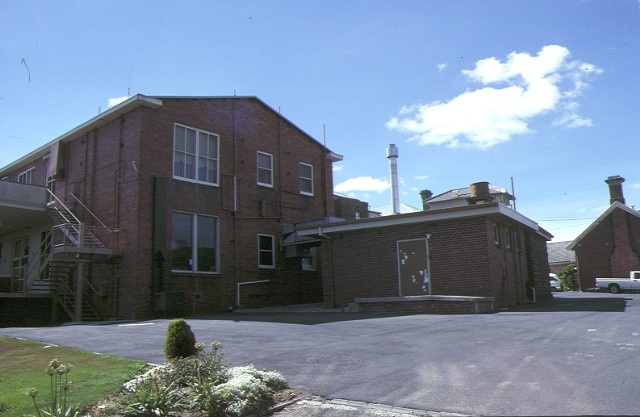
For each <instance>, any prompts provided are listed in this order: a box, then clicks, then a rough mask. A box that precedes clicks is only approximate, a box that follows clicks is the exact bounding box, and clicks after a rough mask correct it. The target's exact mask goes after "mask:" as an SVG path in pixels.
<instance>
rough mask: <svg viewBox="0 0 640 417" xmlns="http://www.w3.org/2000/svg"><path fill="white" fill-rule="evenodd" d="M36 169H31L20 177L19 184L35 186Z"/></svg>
mask: <svg viewBox="0 0 640 417" xmlns="http://www.w3.org/2000/svg"><path fill="white" fill-rule="evenodd" d="M35 175H36V168H35V167H33V168H29V169H28V170H26V171H25V172H23V173H22V174H20V175H18V182H19V183H22V184H33V183H34V182H35Z"/></svg>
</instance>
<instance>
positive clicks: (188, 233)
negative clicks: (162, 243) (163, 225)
mask: <svg viewBox="0 0 640 417" xmlns="http://www.w3.org/2000/svg"><path fill="white" fill-rule="evenodd" d="M217 222H218V219H217V218H216V217H210V216H200V215H196V214H188V213H173V215H172V218H171V265H172V267H171V269H172V270H174V271H185V272H201V273H215V272H219V270H218V230H217Z"/></svg>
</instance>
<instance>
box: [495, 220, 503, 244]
mask: <svg viewBox="0 0 640 417" xmlns="http://www.w3.org/2000/svg"><path fill="white" fill-rule="evenodd" d="M493 242H494V243H495V244H496V246H500V244H501V243H502V239H500V225H499V224H498V223H494V224H493Z"/></svg>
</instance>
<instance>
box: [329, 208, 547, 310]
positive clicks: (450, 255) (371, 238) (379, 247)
mask: <svg viewBox="0 0 640 417" xmlns="http://www.w3.org/2000/svg"><path fill="white" fill-rule="evenodd" d="M494 221H495V220H493V219H489V218H486V217H477V218H465V219H458V220H449V221H439V222H429V223H421V224H412V225H402V226H393V227H385V228H371V229H365V230H355V231H350V232H341V233H333V234H331V236H330V239H326V240H324V241H323V247H322V252H323V274H324V277H325V278H324V293H325V304H326V305H327V306H331V307H333V306H344V305H346V304H348V303H350V302H352V301H353V300H354V299H355V298H367V297H388V296H398V295H399V293H398V266H397V258H396V256H397V255H396V241H397V240H405V239H417V238H423V237H424V236H425V235H426V234H427V233H429V234H430V239H429V256H430V257H429V263H430V268H431V269H430V271H431V293H432V294H433V295H466V296H488V297H495V300H496V307H503V306H511V305H515V304H517V303H522V302H526V294H525V291H526V284H527V280H528V273H529V270H528V268H527V260H526V256H525V253H524V251H523V250H517V247H516V246H515V242H514V241H513V240H512V247H513V249H511V250H508V249H506V248H505V247H504V246H496V244H495V243H494V237H493V223H494ZM504 224H505V225H509V226H510V227H511V228H512V230H515V228H516V225H515V224H513V223H512V222H509V221H508V220H505V221H504ZM523 233H524V232H522V231H520V232H519V236H521V237H520V238H522V235H523ZM327 255H328V256H327ZM324 257H326V258H327V259H324ZM328 258H332V259H333V264H331V263H330V262H329V261H328ZM543 261H544V262H545V263H546V258H545V259H544V260H543ZM503 265H504V266H503ZM547 288H548V285H547Z"/></svg>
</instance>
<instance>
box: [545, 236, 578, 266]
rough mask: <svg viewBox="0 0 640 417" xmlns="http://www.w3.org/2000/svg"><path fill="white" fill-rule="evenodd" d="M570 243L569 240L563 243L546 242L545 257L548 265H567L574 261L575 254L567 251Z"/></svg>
mask: <svg viewBox="0 0 640 417" xmlns="http://www.w3.org/2000/svg"><path fill="white" fill-rule="evenodd" d="M569 243H571V241H570V240H567V241H565V242H547V256H548V258H549V263H550V264H557V263H568V262H575V261H576V254H575V253H574V252H573V251H572V250H569V249H567V246H568V245H569Z"/></svg>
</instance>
